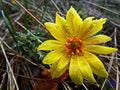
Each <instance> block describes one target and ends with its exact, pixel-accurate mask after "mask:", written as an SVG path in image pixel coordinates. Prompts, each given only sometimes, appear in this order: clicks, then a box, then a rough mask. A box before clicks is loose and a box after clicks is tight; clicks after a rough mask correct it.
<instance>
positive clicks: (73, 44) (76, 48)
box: [65, 36, 84, 56]
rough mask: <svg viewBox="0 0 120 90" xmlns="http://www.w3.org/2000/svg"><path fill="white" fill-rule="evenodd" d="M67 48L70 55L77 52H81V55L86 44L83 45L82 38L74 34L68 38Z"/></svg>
mask: <svg viewBox="0 0 120 90" xmlns="http://www.w3.org/2000/svg"><path fill="white" fill-rule="evenodd" d="M65 50H66V52H67V53H68V55H69V56H71V55H75V54H79V55H81V54H83V52H84V45H83V42H82V40H80V39H79V38H78V37H76V36H73V37H71V38H69V39H67V41H66V44H65Z"/></svg>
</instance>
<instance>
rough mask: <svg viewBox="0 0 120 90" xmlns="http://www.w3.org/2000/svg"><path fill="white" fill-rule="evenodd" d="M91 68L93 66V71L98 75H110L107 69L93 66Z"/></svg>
mask: <svg viewBox="0 0 120 90" xmlns="http://www.w3.org/2000/svg"><path fill="white" fill-rule="evenodd" d="M91 68H92V71H93V73H95V74H96V75H98V76H100V77H105V78H107V77H108V73H107V71H106V70H98V69H96V68H93V67H91Z"/></svg>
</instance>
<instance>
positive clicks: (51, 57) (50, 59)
mask: <svg viewBox="0 0 120 90" xmlns="http://www.w3.org/2000/svg"><path fill="white" fill-rule="evenodd" d="M63 55H64V52H63V51H61V49H60V50H55V51H51V52H50V53H48V54H47V55H46V56H45V57H44V59H43V63H44V64H53V63H55V62H56V61H58V60H59V59H60V58H61V57H62V56H63Z"/></svg>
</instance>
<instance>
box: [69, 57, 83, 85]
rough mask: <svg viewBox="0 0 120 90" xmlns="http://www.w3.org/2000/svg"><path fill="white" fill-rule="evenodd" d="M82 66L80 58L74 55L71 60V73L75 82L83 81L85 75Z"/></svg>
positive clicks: (80, 82)
mask: <svg viewBox="0 0 120 90" xmlns="http://www.w3.org/2000/svg"><path fill="white" fill-rule="evenodd" d="M80 68H81V66H80V65H79V60H78V59H77V58H76V57H72V58H71V60H70V67H69V75H70V78H71V80H72V81H73V82H74V83H75V84H82V83H83V76H82V74H81V71H80V70H81V69H80Z"/></svg>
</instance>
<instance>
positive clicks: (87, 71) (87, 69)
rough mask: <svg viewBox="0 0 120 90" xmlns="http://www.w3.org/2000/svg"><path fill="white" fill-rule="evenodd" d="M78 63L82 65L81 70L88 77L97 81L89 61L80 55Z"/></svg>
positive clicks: (92, 80)
mask: <svg viewBox="0 0 120 90" xmlns="http://www.w3.org/2000/svg"><path fill="white" fill-rule="evenodd" d="M77 59H78V63H79V66H80V71H81V73H82V75H83V76H84V77H85V78H86V79H88V80H89V81H91V82H95V79H94V76H93V73H92V69H91V67H90V65H89V63H88V62H87V61H86V60H85V58H84V57H83V56H79V57H78V58H77Z"/></svg>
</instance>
